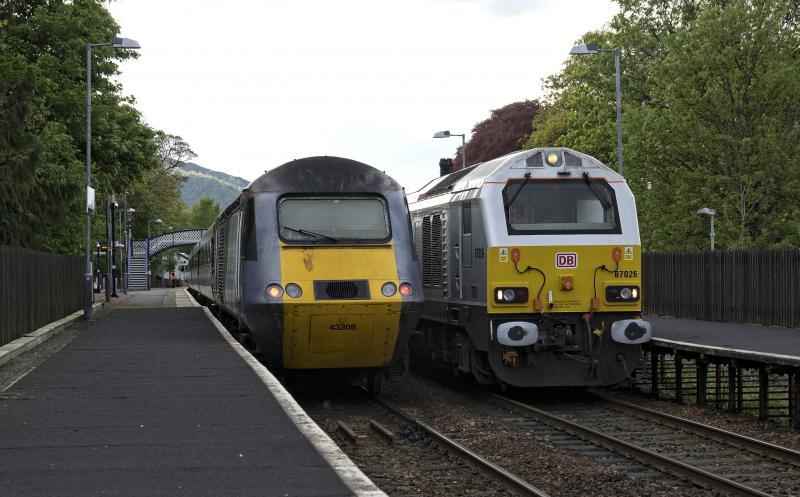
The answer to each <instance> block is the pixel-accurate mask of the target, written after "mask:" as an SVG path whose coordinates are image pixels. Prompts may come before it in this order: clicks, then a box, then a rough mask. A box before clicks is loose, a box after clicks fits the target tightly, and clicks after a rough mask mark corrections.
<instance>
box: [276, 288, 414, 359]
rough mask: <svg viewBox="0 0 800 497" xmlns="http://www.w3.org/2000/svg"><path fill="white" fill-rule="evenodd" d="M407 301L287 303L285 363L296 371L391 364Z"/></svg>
mask: <svg viewBox="0 0 800 497" xmlns="http://www.w3.org/2000/svg"><path fill="white" fill-rule="evenodd" d="M401 306H402V303H401V302H391V303H384V304H374V303H364V304H356V303H347V304H345V303H333V302H331V303H324V304H323V303H320V304H293V305H287V306H286V307H287V312H286V313H285V314H284V340H283V365H284V367H286V368H290V369H324V368H374V367H384V366H388V365H389V363H390V362H391V360H392V355H393V354H394V347H395V342H396V341H397V335H398V333H399V330H400V310H401Z"/></svg>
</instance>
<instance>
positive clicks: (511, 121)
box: [453, 100, 540, 171]
mask: <svg viewBox="0 0 800 497" xmlns="http://www.w3.org/2000/svg"><path fill="white" fill-rule="evenodd" d="M539 108H540V104H539V101H538V100H525V101H523V102H514V103H513V104H508V105H506V106H505V107H501V108H499V109H495V110H493V111H492V115H491V116H490V117H489V119H486V120H485V121H481V122H479V123H478V124H476V125H475V126H474V127H473V128H472V138H471V139H470V140H469V141H468V142H467V167H469V166H471V165H473V164H477V163H479V162H485V161H487V160H491V159H494V158H497V157H500V156H501V155H505V154H507V153H509V152H514V151H516V150H521V149H522V144H523V143H525V140H526V139H527V138H528V135H530V134H531V123H532V122H533V117H534V116H535V115H536V113H537V112H538V111H539ZM462 152H463V151H462V150H461V147H458V150H457V152H456V158H455V159H454V160H453V170H454V171H457V170H459V169H461V154H462Z"/></svg>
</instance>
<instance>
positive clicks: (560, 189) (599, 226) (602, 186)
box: [503, 179, 621, 235]
mask: <svg viewBox="0 0 800 497" xmlns="http://www.w3.org/2000/svg"><path fill="white" fill-rule="evenodd" d="M503 203H504V205H505V213H506V225H507V227H508V233H509V234H510V235H527V234H582V233H586V234H590V233H621V228H620V224H619V211H618V209H617V199H616V196H615V195H614V190H613V188H611V186H610V185H609V184H608V183H606V182H605V181H604V180H601V179H593V180H591V181H583V180H530V179H528V180H524V179H523V180H513V181H509V182H508V184H507V185H506V187H505V189H504V190H503Z"/></svg>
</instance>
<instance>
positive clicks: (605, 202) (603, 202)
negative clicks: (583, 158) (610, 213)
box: [583, 172, 611, 210]
mask: <svg viewBox="0 0 800 497" xmlns="http://www.w3.org/2000/svg"><path fill="white" fill-rule="evenodd" d="M583 180H584V181H585V182H586V186H588V187H589V190H591V191H592V193H594V196H595V197H597V200H599V201H600V205H602V206H603V209H605V210H609V209H610V208H611V202H609V201H608V199H607V198H605V197H603V196H602V195H600V193H598V191H597V190H595V189H594V186H593V183H592V177H591V176H589V173H587V172H584V173H583Z"/></svg>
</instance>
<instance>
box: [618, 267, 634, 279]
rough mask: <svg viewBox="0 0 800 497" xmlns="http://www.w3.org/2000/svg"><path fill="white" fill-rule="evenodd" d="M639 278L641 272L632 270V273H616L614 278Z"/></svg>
mask: <svg viewBox="0 0 800 497" xmlns="http://www.w3.org/2000/svg"><path fill="white" fill-rule="evenodd" d="M638 276H639V271H637V270H635V269H634V270H632V271H614V278H637V277H638Z"/></svg>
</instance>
